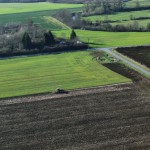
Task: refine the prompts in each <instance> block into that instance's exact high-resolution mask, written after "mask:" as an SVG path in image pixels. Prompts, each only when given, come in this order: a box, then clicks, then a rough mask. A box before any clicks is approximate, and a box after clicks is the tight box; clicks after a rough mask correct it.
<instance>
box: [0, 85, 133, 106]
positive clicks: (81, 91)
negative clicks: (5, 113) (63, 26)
mask: <svg viewBox="0 0 150 150" xmlns="http://www.w3.org/2000/svg"><path fill="white" fill-rule="evenodd" d="M132 86H133V85H132V83H123V84H114V85H108V86H100V87H94V88H87V89H78V90H72V91H69V93H68V94H52V93H47V94H39V95H31V96H24V97H16V98H7V99H0V105H9V104H16V103H25V102H34V101H42V100H47V99H49V100H50V99H54V98H64V97H72V96H78V95H84V94H94V93H99V92H109V91H121V90H125V89H131V87H132Z"/></svg>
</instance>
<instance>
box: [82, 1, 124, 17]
mask: <svg viewBox="0 0 150 150" xmlns="http://www.w3.org/2000/svg"><path fill="white" fill-rule="evenodd" d="M124 6H125V3H124V1H123V0H111V1H110V0H95V1H90V2H87V3H85V4H84V7H83V16H89V15H95V14H97V15H98V14H110V13H113V12H115V11H122V10H123V8H124Z"/></svg>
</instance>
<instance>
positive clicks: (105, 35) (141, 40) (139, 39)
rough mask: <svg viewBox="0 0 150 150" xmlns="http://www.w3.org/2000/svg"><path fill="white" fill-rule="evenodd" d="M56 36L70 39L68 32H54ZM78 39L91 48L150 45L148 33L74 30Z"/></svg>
mask: <svg viewBox="0 0 150 150" xmlns="http://www.w3.org/2000/svg"><path fill="white" fill-rule="evenodd" d="M54 33H55V35H56V36H59V37H66V38H69V37H70V33H71V31H70V30H65V31H54ZM76 33H77V36H78V38H79V39H80V40H81V41H83V42H86V43H89V44H90V46H91V47H118V46H133V45H135V46H136V45H146V44H150V41H149V39H150V34H149V33H148V32H103V31H88V30H76Z"/></svg>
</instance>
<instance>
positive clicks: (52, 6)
mask: <svg viewBox="0 0 150 150" xmlns="http://www.w3.org/2000/svg"><path fill="white" fill-rule="evenodd" d="M81 6H82V5H81V4H58V3H48V2H43V3H0V14H15V13H24V12H34V11H37V12H38V11H44V10H58V9H65V8H80V7H81Z"/></svg>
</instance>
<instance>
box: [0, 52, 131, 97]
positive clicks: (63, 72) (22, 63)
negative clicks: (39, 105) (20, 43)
mask: <svg viewBox="0 0 150 150" xmlns="http://www.w3.org/2000/svg"><path fill="white" fill-rule="evenodd" d="M0 72H1V73H0V98H2V97H11V96H19V95H28V94H35V93H42V92H53V91H54V90H55V89H56V88H64V89H77V88H85V87H94V86H100V85H108V84H114V83H121V82H129V81H130V80H129V79H127V78H125V77H123V76H121V75H119V74H117V73H115V72H112V71H111V70H109V69H107V68H105V67H104V66H102V65H101V64H99V63H98V62H97V61H96V60H94V59H93V57H92V56H91V55H90V52H89V51H78V52H69V53H61V54H50V55H41V56H32V57H20V58H12V59H4V60H0Z"/></svg>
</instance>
